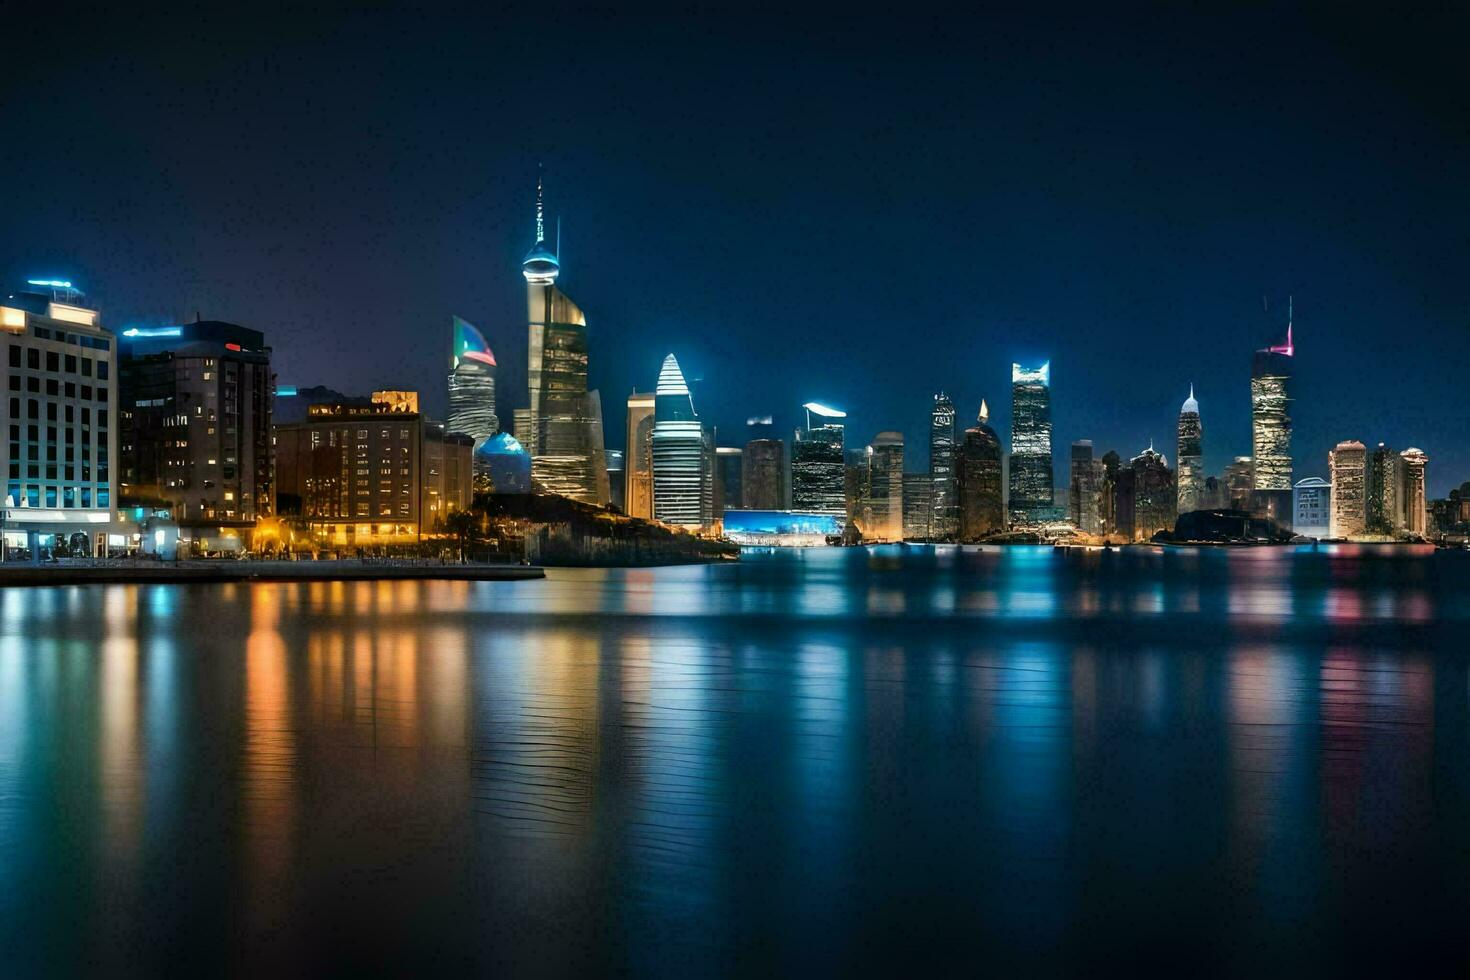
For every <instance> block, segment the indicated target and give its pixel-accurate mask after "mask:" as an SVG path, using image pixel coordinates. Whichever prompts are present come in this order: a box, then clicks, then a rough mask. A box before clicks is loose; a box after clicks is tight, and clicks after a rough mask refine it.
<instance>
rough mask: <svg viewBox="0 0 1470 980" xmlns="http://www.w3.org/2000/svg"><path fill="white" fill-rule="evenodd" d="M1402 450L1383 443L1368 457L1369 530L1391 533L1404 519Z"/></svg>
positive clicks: (1365, 490) (1366, 488)
mask: <svg viewBox="0 0 1470 980" xmlns="http://www.w3.org/2000/svg"><path fill="white" fill-rule="evenodd" d="M1399 462H1400V460H1399V454H1398V453H1396V452H1394V451H1393V450H1392V449H1390V448H1389V447H1388V446H1385V445H1384V444H1383V443H1381V442H1380V443H1379V444H1378V446H1377V447H1376V448H1375V449H1373V451H1372V452H1371V453H1370V454H1369V457H1368V472H1367V485H1366V487H1365V489H1364V492H1365V494H1366V496H1367V501H1368V503H1367V508H1368V533H1369V534H1378V535H1384V536H1389V535H1392V534H1394V532H1396V531H1397V530H1398V529H1399V524H1400V523H1401V520H1400V516H1399V515H1400V514H1401V513H1402V508H1400V506H1399V501H1398V496H1399V482H1400V477H1399Z"/></svg>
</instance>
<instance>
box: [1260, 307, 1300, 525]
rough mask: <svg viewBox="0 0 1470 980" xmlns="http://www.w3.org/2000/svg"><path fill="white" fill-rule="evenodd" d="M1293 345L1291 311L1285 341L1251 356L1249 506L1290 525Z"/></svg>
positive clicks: (1288, 315)
mask: <svg viewBox="0 0 1470 980" xmlns="http://www.w3.org/2000/svg"><path fill="white" fill-rule="evenodd" d="M1295 354H1296V347H1295V346H1294V344H1293V342H1292V337H1291V315H1290V313H1289V312H1288V314H1287V322H1286V343H1284V344H1279V345H1277V346H1274V347H1266V348H1263V349H1261V350H1258V351H1256V353H1255V355H1254V356H1253V357H1252V358H1251V448H1252V451H1253V457H1252V459H1253V460H1254V462H1255V483H1254V486H1253V489H1254V491H1255V492H1254V494H1253V497H1254V499H1253V501H1252V510H1254V511H1255V512H1256V513H1257V514H1258V515H1259V516H1262V517H1269V518H1271V519H1272V520H1274V521H1276V522H1278V523H1279V524H1280V525H1281V526H1282V527H1287V528H1289V527H1290V526H1291V365H1292V358H1293V357H1294V356H1295Z"/></svg>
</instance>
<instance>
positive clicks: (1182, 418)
mask: <svg viewBox="0 0 1470 980" xmlns="http://www.w3.org/2000/svg"><path fill="white" fill-rule="evenodd" d="M1204 436H1205V430H1204V425H1203V424H1202V423H1201V422H1200V417H1199V402H1197V401H1195V400H1194V385H1190V386H1189V397H1188V398H1186V399H1185V400H1184V404H1183V406H1181V407H1180V409H1179V480H1178V483H1179V499H1178V512H1179V513H1181V514H1188V513H1189V512H1190V511H1195V510H1199V509H1201V508H1202V507H1203V506H1204V492H1205V461H1204Z"/></svg>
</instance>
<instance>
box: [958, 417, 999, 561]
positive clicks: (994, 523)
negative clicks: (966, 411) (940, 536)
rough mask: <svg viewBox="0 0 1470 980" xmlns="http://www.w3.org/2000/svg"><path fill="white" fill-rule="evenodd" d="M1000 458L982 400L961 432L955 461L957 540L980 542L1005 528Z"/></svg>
mask: <svg viewBox="0 0 1470 980" xmlns="http://www.w3.org/2000/svg"><path fill="white" fill-rule="evenodd" d="M1000 456H1001V449H1000V437H999V436H997V435H996V434H995V430H994V429H992V428H991V427H990V407H989V406H988V405H986V404H985V401H984V400H983V399H982V400H981V402H980V416H979V418H978V419H977V420H976V422H975V424H974V425H973V426H971V427H970V428H968V429H966V430H965V438H964V440H963V441H962V442H961V443H960V446H959V453H958V458H957V459H956V461H955V476H956V486H957V491H958V495H959V512H960V526H959V539H960V540H961V541H980V540H983V539H984V538H986V537H988V536H990V535H992V534H998V533H1000V532H1001V531H1004V530H1005V529H1006V527H1005V508H1004V506H1003V504H1002V499H1001V498H1002V495H1003V493H1004V490H1005V487H1004V485H1003V483H1002V482H1001V465H1000V463H1001V459H1000Z"/></svg>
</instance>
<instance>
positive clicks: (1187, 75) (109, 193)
mask: <svg viewBox="0 0 1470 980" xmlns="http://www.w3.org/2000/svg"><path fill="white" fill-rule="evenodd" d="M531 9H533V8H529V7H524V8H520V11H519V13H517V15H516V16H517V18H518V19H517V20H515V21H505V20H500V19H496V18H493V17H491V16H490V15H489V14H486V13H484V12H480V13H471V14H463V15H461V14H448V13H434V12H429V11H427V10H425V11H420V12H417V13H413V14H401V15H400V14H392V15H386V14H361V13H348V14H342V15H334V16H328V15H321V16H312V17H300V16H296V17H292V18H290V19H286V18H281V19H272V18H270V17H269V16H266V15H263V14H255V15H253V16H248V17H247V16H241V17H240V18H238V19H203V20H201V19H200V18H199V16H198V15H191V16H188V17H177V16H175V17H163V16H158V17H156V18H154V19H150V18H149V16H146V15H139V14H136V13H134V12H132V11H127V12H124V13H112V14H107V15H101V14H88V15H79V14H68V13H65V12H63V11H60V10H57V11H54V12H50V13H47V14H46V15H45V16H44V17H40V16H38V17H37V18H35V19H34V20H27V21H24V22H19V23H17V22H16V21H17V18H15V17H11V18H10V19H9V20H8V21H7V23H6V29H7V33H8V37H7V39H6V41H5V45H4V69H3V75H0V96H3V98H0V114H3V121H4V130H3V131H4V134H5V138H4V143H3V148H0V186H3V187H4V189H5V194H4V198H3V200H4V202H5V214H4V221H3V222H0V275H3V276H4V281H5V283H6V284H7V285H12V286H13V285H15V284H17V283H18V282H19V281H21V280H24V279H25V278H29V277H34V276H45V277H48V278H49V277H52V276H56V277H61V278H71V279H73V280H75V281H77V282H78V284H79V285H80V286H82V287H83V288H85V289H86V290H87V292H88V297H89V299H90V300H92V301H93V302H95V303H96V304H97V305H98V306H100V308H101V309H102V311H103V317H104V323H105V324H106V325H107V326H109V327H110V328H112V329H114V330H120V329H123V328H125V327H127V326H129V325H133V324H156V323H162V322H167V321H177V320H180V319H192V318H193V316H194V314H195V312H196V311H198V312H199V313H201V314H202V315H203V316H204V317H205V318H206V319H210V318H213V319H223V320H230V321H233V322H237V323H240V324H243V325H246V326H250V327H254V328H256V329H260V330H262V331H264V332H265V334H266V336H267V338H268V341H269V343H270V344H271V345H272V347H273V348H274V350H275V363H276V372H277V375H278V377H279V379H280V381H281V382H282V383H296V384H300V385H308V384H325V385H328V386H331V387H334V388H338V389H340V390H344V391H348V392H352V393H358V392H362V393H365V392H367V391H368V390H370V389H372V388H378V387H392V388H416V389H418V390H419V391H421V392H423V393H424V395H425V397H426V400H427V403H428V406H429V408H430V409H431V410H433V411H434V412H436V413H440V412H442V411H443V407H444V403H445V393H444V374H445V371H446V370H447V367H448V349H449V342H450V333H449V318H450V315H451V314H459V315H461V316H463V317H465V318H466V319H468V320H470V321H471V322H473V323H475V324H477V325H479V326H480V327H482V329H483V330H484V331H485V333H486V335H487V337H488V338H489V340H490V343H491V345H492V346H493V348H494V350H495V352H496V355H497V357H498V359H499V361H500V372H499V385H500V409H501V412H502V418H503V420H504V424H505V425H506V426H507V427H509V420H510V409H511V408H512V407H514V406H518V405H524V404H525V403H526V392H525V358H526V349H525V344H526V327H525V322H524V318H525V292H524V287H523V283H522V280H521V278H520V273H519V263H520V259H521V256H522V255H523V254H524V253H525V251H526V249H527V248H528V247H529V246H530V244H531V240H532V231H533V229H532V200H533V194H534V184H535V175H536V167H537V164H538V163H544V164H545V167H546V173H547V186H548V205H549V208H550V211H551V213H552V214H560V215H561V216H562V219H563V228H562V236H563V256H562V270H563V271H562V277H561V285H562V287H563V288H564V289H565V291H566V292H567V293H568V294H569V295H570V296H571V297H572V298H573V299H575V300H576V301H577V303H578V304H579V305H580V306H581V307H582V308H583V310H584V311H585V312H586V313H587V316H588V319H589V323H590V326H591V357H592V368H591V370H592V382H593V385H594V386H595V387H598V388H600V389H601V391H602V395H603V406H604V415H605V422H606V431H607V444H608V446H609V447H620V446H622V444H623V399H624V397H625V396H626V394H627V393H628V391H629V390H630V389H631V388H632V387H633V386H635V385H636V386H638V387H640V388H651V387H652V385H653V382H654V380H655V378H656V375H657V372H658V368H659V364H660V362H661V360H662V358H663V356H664V355H665V354H666V353H668V352H669V351H673V352H675V353H676V354H677V355H678V357H679V360H680V363H681V364H682V365H683V366H684V368H685V372H686V374H687V375H688V376H689V377H690V378H691V380H694V379H700V380H699V381H698V382H697V383H696V384H695V404H696V408H697V409H698V410H699V411H700V412H701V414H702V415H703V416H704V417H706V418H707V419H709V420H711V421H713V422H714V423H715V424H716V425H717V426H718V428H719V430H720V434H721V436H722V438H721V440H720V441H721V443H722V444H732V443H733V444H742V443H743V442H744V441H745V433H744V420H745V418H746V416H747V415H750V414H757V413H759V414H766V413H771V414H774V415H775V417H776V421H777V422H778V423H780V424H781V425H782V427H783V428H785V429H787V430H788V432H789V429H790V428H791V427H792V426H794V425H795V424H796V423H797V421H798V419H799V417H800V410H799V406H800V405H801V403H802V402H803V401H807V400H811V399H816V400H820V401H825V402H829V403H831V404H835V405H837V406H839V407H843V408H846V409H848V410H849V412H850V419H849V422H850V429H849V432H850V436H849V444H850V445H861V444H862V443H863V442H866V441H867V440H869V439H871V437H872V436H873V435H874V434H875V433H876V432H877V431H879V430H881V429H887V428H900V429H902V430H903V431H904V433H905V435H906V437H907V439H908V443H909V447H910V448H909V452H908V466H909V468H910V469H913V470H918V469H922V468H924V467H925V465H926V460H927V455H928V453H927V426H928V411H929V408H930V406H931V404H932V394H933V392H934V391H935V390H937V389H941V388H942V389H945V390H947V391H948V392H950V394H951V395H952V396H953V397H954V399H955V401H956V404H957V406H958V409H959V414H960V419H961V421H962V422H969V421H970V420H971V419H973V418H974V415H975V412H976V409H977V408H978V406H979V402H980V399H981V397H982V396H983V397H985V398H988V399H989V401H990V405H991V408H992V413H993V419H992V422H993V423H994V424H995V425H996V428H997V430H998V431H999V432H1000V433H1001V434H1002V437H1003V438H1007V434H1008V431H1009V377H1010V376H1009V371H1010V363H1011V361H1012V360H1014V359H1030V358H1038V359H1039V358H1045V357H1049V358H1050V359H1051V361H1052V379H1053V406H1054V422H1055V434H1054V448H1055V450H1056V455H1057V480H1058V483H1062V482H1064V480H1065V474H1066V462H1065V461H1066V456H1067V447H1068V444H1069V443H1070V442H1071V440H1073V439H1077V438H1091V439H1093V440H1094V442H1095V444H1096V445H1097V451H1098V453H1099V454H1101V453H1102V452H1103V451H1105V450H1107V449H1110V448H1112V449H1117V450H1118V451H1119V452H1120V453H1121V454H1122V455H1123V456H1124V457H1125V458H1126V457H1127V456H1131V455H1133V454H1135V453H1137V452H1138V451H1139V450H1141V449H1142V448H1144V447H1145V446H1146V445H1148V443H1149V440H1150V439H1153V440H1154V442H1155V444H1156V445H1157V446H1158V447H1159V448H1160V449H1162V450H1163V451H1165V452H1166V454H1167V455H1168V456H1169V458H1170V461H1171V463H1172V462H1173V458H1174V425H1175V420H1176V417H1177V413H1178V410H1179V405H1180V403H1181V402H1182V401H1183V400H1184V398H1185V396H1186V395H1187V394H1188V390H1189V384H1190V382H1194V384H1195V386H1196V392H1197V395H1198V398H1199V402H1200V406H1201V412H1202V415H1203V420H1204V427H1205V447H1206V454H1207V459H1206V463H1207V468H1208V470H1209V471H1210V472H1211V473H1218V472H1219V471H1221V470H1222V469H1223V467H1224V465H1225V464H1226V463H1227V462H1229V460H1230V458H1231V457H1233V456H1234V455H1237V454H1248V453H1249V452H1250V429H1249V372H1250V354H1251V351H1252V350H1253V349H1254V348H1256V347H1261V346H1264V345H1266V344H1267V343H1269V342H1273V341H1274V340H1276V339H1278V338H1277V334H1278V333H1279V332H1280V331H1282V330H1284V326H1285V307H1286V300H1287V296H1288V295H1294V296H1295V308H1296V331H1295V332H1296V342H1297V358H1296V361H1297V364H1296V370H1297V378H1298V380H1297V387H1296V392H1295V394H1296V398H1297V402H1296V405H1295V407H1294V410H1293V416H1294V420H1295V425H1296V439H1295V446H1294V455H1295V457H1296V477H1297V478H1298V479H1299V478H1301V477H1304V476H1311V475H1322V476H1325V475H1326V468H1327V466H1326V452H1327V450H1328V448H1329V447H1330V446H1331V445H1332V444H1334V443H1335V442H1336V441H1337V440H1339V439H1344V438H1357V439H1361V440H1363V441H1364V442H1367V443H1369V444H1370V445H1372V444H1375V443H1377V442H1379V441H1384V442H1387V443H1388V444H1390V445H1392V446H1394V447H1396V448H1400V449H1402V448H1404V447H1407V446H1409V445H1416V446H1419V447H1420V448H1422V449H1424V450H1425V451H1426V452H1427V453H1428V454H1429V456H1430V460H1431V461H1430V464H1429V483H1430V487H1429V489H1430V492H1431V495H1433V496H1443V495H1444V493H1445V492H1446V491H1447V490H1448V489H1449V488H1450V486H1452V485H1458V484H1459V483H1460V482H1461V481H1463V480H1466V479H1470V409H1467V408H1466V387H1467V376H1470V354H1467V352H1470V183H1467V175H1470V68H1467V62H1466V59H1464V57H1463V52H1462V42H1463V38H1464V37H1465V36H1466V28H1467V27H1470V23H1467V19H1466V18H1465V17H1464V16H1463V15H1461V16H1460V17H1459V18H1458V19H1456V18H1455V17H1454V15H1436V16H1435V17H1432V18H1427V19H1426V18H1423V17H1418V18H1417V19H1416V17H1414V16H1412V15H1409V16H1406V15H1401V14H1395V15H1394V19H1393V20H1392V21H1391V22H1378V21H1375V20H1372V19H1369V18H1367V17H1361V18H1359V17H1358V15H1345V14H1342V13H1340V12H1330V13H1329V12H1325V11H1324V12H1322V13H1318V14H1315V15H1300V16H1297V15H1291V16H1283V15H1278V14H1266V13H1253V14H1248V15H1245V16H1241V15H1238V14H1234V13H1231V14H1219V15H1213V14H1207V13H1200V12H1198V11H1192V12H1187V13H1172V12H1162V11H1157V10H1155V11H1149V12H1139V13H1133V14H1124V15H1121V16H1120V15H1117V14H1113V15H1111V16H1097V17H1096V18H1094V19H1085V20H1081V19H1073V18H1071V17H1069V16H1067V15H1065V14H1061V13H1057V12H1055V11H1054V12H1052V13H1050V14H1047V15H1045V16H1042V17H1038V18H1037V19H1034V20H1024V19H1021V18H1020V17H1019V15H1009V14H1007V15H999V16H995V17H992V18H989V19H985V20H974V21H968V20H963V19H959V18H957V17H955V16H938V17H935V18H934V19H930V20H921V19H908V20H904V21H902V22H883V21H877V20H873V21H864V20H860V19H855V18H853V17H851V16H842V17H840V18H836V19H832V20H823V19H820V18H818V17H816V16H809V15H802V14H796V13H793V12H791V11H781V12H780V13H772V14H771V15H769V16H766V17H762V18H753V17H747V18H744V19H734V18H728V19H718V18H709V19H702V20H689V19H687V18H685V17H684V16H683V15H679V16H672V15H671V16H666V17H654V16H651V15H639V16H637V17H619V16H614V15H612V14H609V13H606V12H603V13H598V14H575V13H570V12H555V13H548V12H545V11H547V10H548V9H549V8H546V7H544V6H538V7H536V8H534V9H536V10H539V11H542V13H540V14H538V15H537V16H536V17H534V18H533V17H532V16H531V15H530V13H529V11H530V10H531ZM103 17H111V18H116V19H115V20H104V19H99V18H103ZM1263 296H1267V297H1269V299H1270V307H1271V308H1270V311H1269V313H1263V310H1262V297H1263Z"/></svg>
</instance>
